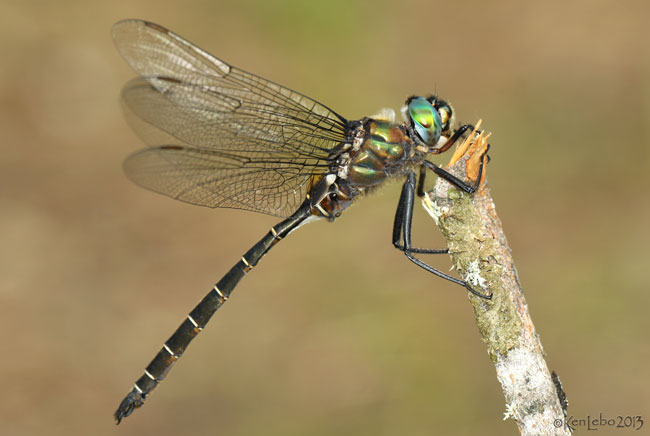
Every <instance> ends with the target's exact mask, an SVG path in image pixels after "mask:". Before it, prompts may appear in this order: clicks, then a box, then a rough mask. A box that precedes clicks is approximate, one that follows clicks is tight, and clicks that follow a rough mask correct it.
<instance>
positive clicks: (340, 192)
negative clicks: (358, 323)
mask: <svg viewBox="0 0 650 436" xmlns="http://www.w3.org/2000/svg"><path fill="white" fill-rule="evenodd" d="M112 36H113V40H114V41H115V44H116V46H117V48H118V50H119V51H120V53H121V54H122V56H123V57H124V59H125V60H126V61H127V63H128V64H129V65H130V66H131V67H132V68H133V69H134V70H135V71H136V73H137V74H138V76H139V77H137V78H135V79H133V80H131V81H130V82H127V84H126V85H125V86H124V88H123V90H122V95H121V97H122V98H121V100H122V104H123V106H124V110H125V113H126V116H127V119H128V121H129V122H130V124H131V126H132V127H133V129H134V130H135V132H136V133H137V134H138V135H139V136H140V137H141V138H142V139H143V140H144V142H146V143H147V144H148V145H149V147H148V148H145V149H143V150H140V151H137V152H135V153H134V154H132V155H130V156H129V157H128V158H127V159H126V161H125V163H124V169H125V172H126V174H127V176H128V177H129V178H130V179H131V180H133V181H134V182H135V183H136V184H138V185H141V186H142V187H144V188H147V189H149V190H152V191H155V192H158V193H161V194H165V195H167V196H170V197H172V198H175V199H178V200H181V201H184V202H187V203H191V204H195V205H200V206H207V207H211V208H234V209H243V210H249V211H253V212H259V213H263V214H268V215H272V216H276V217H279V218H281V219H282V220H281V221H280V222H279V223H278V224H276V225H274V226H273V227H271V229H270V231H269V232H268V233H267V234H266V235H265V236H264V237H263V238H262V239H260V240H259V241H258V242H257V243H256V244H255V245H253V246H252V247H251V248H250V249H249V250H248V251H247V252H246V253H245V254H244V255H243V256H242V257H241V258H240V259H239V261H238V262H237V263H236V264H235V265H234V266H233V267H232V268H230V270H229V271H228V272H227V273H226V274H225V275H224V276H223V277H222V278H221V280H219V281H218V282H217V283H216V285H215V286H214V287H213V288H212V289H211V290H210V291H209V292H208V294H207V295H206V296H205V297H204V298H203V299H202V300H201V301H200V302H199V304H198V305H197V306H196V307H194V309H193V310H192V311H191V312H190V313H189V315H188V316H187V317H186V318H185V319H184V321H183V322H182V323H181V325H180V326H179V327H178V329H177V330H176V331H175V332H174V333H173V334H172V335H171V337H170V338H169V339H168V340H167V341H166V342H164V344H163V346H162V348H161V349H160V351H159V352H158V354H156V356H155V357H154V358H153V360H152V361H151V363H149V365H148V366H147V367H146V369H145V371H144V374H143V375H142V376H141V377H140V378H139V379H138V380H137V381H136V382H135V385H134V386H133V388H132V389H131V391H130V392H129V393H128V394H127V395H126V397H125V398H124V399H123V401H122V402H121V403H120V405H119V407H118V409H117V411H116V412H115V414H114V417H115V419H116V422H117V424H119V423H120V422H121V421H122V419H124V418H125V417H127V416H129V415H130V414H131V413H132V412H133V411H134V410H135V409H136V408H138V407H140V406H142V405H143V404H144V401H145V399H146V397H147V396H148V395H149V393H150V392H151V391H152V390H153V389H154V388H155V387H156V386H157V385H158V384H159V383H160V382H161V381H162V380H163V379H164V378H165V376H166V375H167V374H168V372H169V370H170V369H171V367H172V365H173V364H174V363H175V362H176V361H177V360H178V359H179V358H180V357H181V355H183V353H184V352H185V350H186V348H187V347H188V345H189V344H190V342H191V341H192V339H194V338H195V337H196V336H197V335H198V334H199V332H201V330H203V328H204V327H205V326H206V324H207V323H208V321H209V320H210V318H211V317H212V315H213V314H214V313H215V312H216V311H217V310H218V309H219V308H220V307H221V306H222V305H223V304H224V303H225V302H226V301H227V300H228V298H229V297H230V295H231V293H232V292H233V290H234V289H235V287H236V286H237V284H238V283H239V281H240V280H241V279H242V278H243V277H244V276H245V275H246V273H248V272H249V271H250V270H251V269H252V268H253V267H254V266H255V265H257V263H258V262H259V260H260V259H261V258H262V256H264V255H265V254H266V253H267V252H268V251H269V250H270V249H271V248H272V247H273V246H275V245H276V244H277V243H278V242H279V241H280V240H282V239H284V238H285V237H286V236H287V235H289V234H290V233H291V232H293V231H294V230H296V229H297V228H298V227H300V226H302V225H304V224H306V223H308V222H311V221H315V220H322V219H324V220H327V221H334V220H335V219H336V218H338V217H339V216H340V215H341V213H342V212H343V211H345V209H347V208H348V206H350V204H351V203H352V202H354V201H356V200H357V199H359V198H360V197H361V196H363V195H365V194H368V193H370V192H372V191H374V190H375V189H376V188H377V187H379V186H381V185H382V184H383V183H384V182H385V181H386V180H389V179H395V178H404V179H405V181H404V184H403V186H402V190H401V194H400V197H399V201H398V203H397V209H396V213H395V220H394V225H393V233H392V243H393V245H394V246H395V247H396V248H397V249H399V250H400V251H402V252H403V253H404V254H405V255H406V257H407V258H408V259H409V260H410V261H412V262H413V263H415V264H416V265H418V266H420V267H421V268H423V269H425V270H426V271H428V272H430V273H432V274H434V275H436V276H438V277H441V278H443V279H446V280H449V281H451V282H453V283H456V284H459V285H461V286H463V287H465V289H467V291H469V292H471V293H472V294H474V295H477V296H478V297H481V298H484V299H490V298H491V297H492V295H491V294H485V293H481V292H479V291H477V290H475V289H473V288H472V287H471V286H470V285H468V284H467V283H466V282H465V281H463V280H460V279H458V278H456V277H453V276H450V275H448V274H446V273H443V272H441V271H439V270H437V269H435V268H433V267H432V266H430V265H428V264H427V263H425V262H423V261H422V260H420V259H419V258H418V257H416V254H442V253H448V250H447V249H423V248H416V247H413V246H412V244H411V223H412V217H413V202H414V197H415V195H416V194H417V195H419V196H422V195H424V180H425V176H426V174H427V172H428V171H432V172H433V173H435V174H436V175H438V176H439V177H442V178H444V179H445V180H447V181H448V182H449V183H451V184H453V185H454V186H456V187H457V188H459V189H460V190H462V191H464V192H467V193H469V194H471V193H474V192H475V191H476V190H477V188H478V185H479V183H480V180H481V174H482V171H483V165H484V163H485V162H486V161H487V157H488V156H487V149H486V150H485V152H484V155H482V156H481V164H480V168H479V172H478V177H477V179H476V182H475V183H473V184H471V183H469V182H467V181H464V180H461V179H459V178H457V177H455V176H454V175H452V174H450V173H449V172H447V171H446V170H445V169H443V168H440V167H438V166H437V165H435V164H434V163H432V162H430V161H429V160H427V157H429V156H433V155H437V154H440V153H443V152H444V151H446V150H448V149H449V148H450V147H451V146H452V145H453V144H454V143H456V142H457V141H458V139H459V138H461V137H465V136H467V132H470V131H471V130H472V129H473V126H471V125H469V124H467V125H463V126H460V127H459V128H457V129H454V127H453V126H454V124H455V114H454V111H453V109H452V107H451V105H450V104H449V103H447V102H446V101H444V100H442V99H439V98H438V97H437V96H434V95H430V96H427V97H419V96H412V97H409V98H408V99H407V100H406V103H405V105H404V107H403V109H402V115H403V118H404V121H403V122H402V123H399V122H397V121H395V113H394V111H391V112H385V113H384V114H382V115H380V116H374V117H364V118H362V119H360V120H348V119H346V118H344V117H343V116H341V115H339V114H338V113H336V112H335V111H333V110H332V109H330V108H328V107H327V106H325V105H323V104H321V103H319V102H317V101H316V100H314V99H312V98H309V97H307V96H306V95H303V94H301V93H299V92H296V91H293V90H291V89H289V88H285V87H284V86H281V85H279V84H277V83H274V82H272V81H269V80H266V79H264V78H262V77H259V76H257V75H255V74H251V73H248V72H246V71H243V70H241V69H239V68H237V67H234V66H232V65H229V64H227V63H226V62H224V61H222V60H220V59H218V58H216V57H215V56H213V55H211V54H209V53H207V52H206V51H204V50H202V49H200V48H199V47H197V46H196V45H194V44H192V43H190V42H188V41H186V40H185V39H183V38H182V37H180V36H178V35H177V34H175V33H173V32H171V31H170V30H168V29H166V28H164V27H162V26H160V25H158V24H154V23H151V22H148V21H142V20H133V19H131V20H124V21H120V22H118V23H117V24H115V25H114V26H113V29H112ZM484 157H485V159H484ZM416 171H417V172H418V175H417V176H416ZM416 180H417V183H416Z"/></svg>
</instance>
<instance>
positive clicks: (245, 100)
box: [113, 20, 350, 216]
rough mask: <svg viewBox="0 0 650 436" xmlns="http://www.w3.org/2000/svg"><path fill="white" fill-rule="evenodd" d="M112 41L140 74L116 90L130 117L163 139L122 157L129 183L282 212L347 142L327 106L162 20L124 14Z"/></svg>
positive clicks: (145, 132) (198, 200)
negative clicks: (238, 64)
mask: <svg viewBox="0 0 650 436" xmlns="http://www.w3.org/2000/svg"><path fill="white" fill-rule="evenodd" d="M113 38H114V40H115V42H116V44H117V46H118V49H119V50H120V52H121V53H122V55H123V56H124V58H125V59H126V60H127V62H128V63H129V64H130V65H131V66H132V67H133V68H134V69H135V70H136V72H138V73H139V74H140V75H141V76H142V77H141V78H140V79H136V80H134V81H131V82H129V83H128V84H127V85H126V86H125V88H124V90H123V93H122V100H123V103H124V106H125V107H126V110H127V115H128V116H129V118H130V121H131V124H132V125H133V127H134V129H135V130H136V132H137V133H138V134H140V135H141V136H142V137H143V139H145V141H147V142H148V143H149V144H151V145H160V144H166V145H165V146H161V147H155V148H152V149H151V150H150V151H149V150H144V151H142V152H139V153H136V154H134V155H133V156H131V157H130V158H129V159H128V160H127V162H126V163H125V168H126V170H127V173H128V174H129V176H130V177H131V178H132V179H133V180H135V181H136V182H138V183H139V184H141V185H143V186H145V187H148V188H150V189H152V190H154V191H157V192H162V193H164V194H167V195H170V196H172V197H174V198H178V199H181V200H183V201H187V202H190V203H194V204H200V205H204V206H210V207H235V208H241V209H247V210H254V211H257V212H262V213H268V214H272V215H280V216H285V215H288V214H290V213H292V212H293V210H289V209H291V208H294V206H295V207H297V206H298V205H299V203H298V204H296V201H295V200H294V199H293V197H294V194H293V193H296V195H298V196H302V197H301V198H300V200H302V198H304V194H305V192H306V185H307V181H308V180H309V178H310V177H311V176H312V175H314V174H323V173H324V172H326V171H327V169H328V168H329V165H330V163H331V158H332V150H333V149H334V148H335V147H337V146H339V145H341V144H342V143H344V142H349V141H350V138H349V135H348V134H349V127H348V122H347V121H346V120H345V119H344V118H343V117H341V116H339V115H338V114H336V113H335V112H333V111H332V110H330V109H329V108H327V107H326V106H323V105H322V104H320V103H318V102H316V101H315V100H313V99H311V98H309V97H306V96H304V95H302V94H300V93H297V92H295V91H292V90H290V89H288V88H285V87H282V86H280V85H278V84H276V83H273V82H271V81H268V80H266V79H263V78H261V77H258V76H256V75H254V74H250V73H247V72H245V71H242V70H240V69H238V68H235V67H232V66H230V65H228V64H227V63H225V62H223V61H221V60H219V59H217V58H215V57H214V56H212V55H210V54H208V53H207V52H205V51H203V50H201V49H200V48H198V47H196V46H194V45H193V44H191V43H189V42H187V41H186V40H184V39H182V38H181V37H179V36H178V35H176V34H174V33H172V32H170V31H168V30H167V29H165V28H163V27H161V26H158V25H156V24H152V23H148V22H145V21H139V20H127V21H121V22H119V23H117V24H116V25H115V26H114V27H113ZM200 158H205V159H207V162H200V161H199V159H200ZM235 162H236V163H235ZM210 171H212V173H211V174H208V173H209V172H210ZM139 172H142V173H143V174H138V173H139ZM156 172H157V173H156ZM154 173H156V174H154ZM167 177H168V178H170V179H171V180H169V181H167V180H164V179H165V178H167ZM265 177H266V178H268V180H264V178H265ZM238 184H241V185H238ZM247 184H248V185H247ZM181 186H182V187H181ZM274 189H275V190H276V192H277V194H275V195H274V192H273V190H274ZM239 191H241V192H239ZM262 193H264V194H265V195H269V198H268V200H266V201H261V195H262Z"/></svg>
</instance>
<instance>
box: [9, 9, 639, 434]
mask: <svg viewBox="0 0 650 436" xmlns="http://www.w3.org/2000/svg"><path fill="white" fill-rule="evenodd" d="M649 14H650V5H649V4H648V3H647V2H645V1H641V0H639V1H636V2H635V1H625V2H613V1H598V0H596V1H589V2H586V1H585V2H573V1H568V2H567V1H550V2H517V1H511V2H481V1H463V2H448V1H445V2H443V1H434V2H432V1H418V0H405V1H402V2H385V1H373V2H349V1H338V0H335V1H329V2H302V1H277V2H266V1H254V0H239V1H236V2H218V1H199V0H190V1H183V2H180V1H176V2H175V1H161V2H156V3H153V2H149V1H116V2H86V1H60V2H37V1H7V0H0V41H1V44H0V132H1V135H2V137H1V146H2V158H1V159H0V186H1V187H0V202H1V203H0V238H1V239H0V240H1V243H0V319H1V320H2V323H1V324H0V325H1V326H2V328H1V329H0V343H2V344H3V349H4V353H3V358H2V359H1V360H0V386H2V391H3V395H2V396H1V397H0V434H3V435H31V434H34V435H39V434H52V435H58V434H66V435H71V434H72V435H77V434H79V435H85V434H94V435H105V434H106V435H108V434H118V433H119V434H121V435H131V434H133V435H135V434H160V435H167V434H179V433H183V434H188V433H196V434H220V435H259V434H267V435H274V434H278V435H280V434H281V435H304V434H310V435H334V434H336V435H347V434H350V435H359V434H362V435H366V434H367V435H395V434H406V435H412V436H415V435H431V434H448V435H451V434H459V435H461V434H482V435H503V434H517V429H516V427H515V424H514V423H513V421H503V420H502V417H503V412H504V410H505V406H504V401H503V397H502V393H501V389H500V387H499V385H498V383H497V381H496V378H495V371H494V368H493V366H492V363H491V362H490V360H489V358H488V356H487V354H486V352H485V347H484V346H483V344H482V342H481V340H480V338H479V335H478V332H477V329H476V326H475V325H474V321H473V315H472V310H471V307H470V304H469V303H468V301H467V297H466V296H465V293H464V292H463V290H462V289H460V288H459V287H457V286H454V285H452V284H450V283H447V282H444V281H442V280H439V279H436V278H435V277H433V276H432V275H430V274H427V273H426V272H424V271H423V270H421V269H419V268H417V267H416V266H414V265H413V264H411V263H410V262H408V260H407V259H405V258H404V256H403V255H402V254H400V253H399V252H398V251H397V250H395V249H394V248H393V247H392V245H391V243H390V237H391V225H392V220H393V215H394V209H395V205H396V202H397V198H398V195H399V188H400V184H399V183H394V184H392V185H390V186H388V187H386V188H385V189H383V190H381V191H380V192H378V193H377V194H375V195H373V196H370V197H368V198H365V199H363V200H362V201H360V202H359V203H358V205H356V206H354V207H352V208H351V209H350V210H349V211H348V212H346V213H345V214H344V216H343V217H342V218H341V219H339V220H338V221H337V222H336V223H334V224H329V223H326V222H320V223H316V224H310V225H309V226H306V227H304V228H302V229H301V230H300V231H298V232H296V233H294V234H293V235H292V237H291V238H288V240H286V241H284V242H283V243H282V244H280V245H279V246H278V248H277V249H276V250H274V251H273V252H272V253H271V254H270V255H269V256H268V257H266V258H265V259H264V261H263V262H261V263H260V265H259V266H258V267H257V268H256V269H255V272H253V273H252V274H250V275H249V276H247V277H246V279H245V280H244V281H243V282H242V283H241V284H240V286H239V287H238V288H237V290H236V292H235V293H234V294H233V298H231V299H230V300H229V302H228V304H227V305H226V306H225V307H224V308H223V309H222V310H221V311H219V313H218V314H217V315H216V316H215V318H213V320H212V322H211V323H210V325H209V327H208V328H207V329H206V330H205V332H204V333H203V334H202V335H201V336H200V337H199V338H198V339H197V340H196V341H195V342H194V343H193V344H192V346H191V347H190V349H189V351H188V352H187V353H186V355H185V357H184V358H183V360H181V363H179V364H177V365H176V366H175V368H174V370H173V371H172V372H171V374H170V376H169V377H168V378H167V380H166V381H165V383H163V384H162V386H161V387H159V388H158V389H157V390H156V391H155V392H154V393H153V394H152V395H151V396H150V397H149V399H148V401H147V403H146V405H145V407H143V408H142V409H140V410H138V411H137V413H135V414H134V415H133V416H131V417H130V418H128V419H127V420H126V421H125V422H123V424H122V425H120V426H119V427H116V426H115V425H114V423H113V418H112V413H113V412H114V410H115V409H116V407H117V405H118V403H119V402H120V400H121V399H122V398H123V396H124V395H125V394H126V393H127V391H128V390H130V389H131V387H132V385H133V382H134V381H135V380H136V378H138V377H139V376H140V375H141V374H142V371H143V368H144V366H145V365H146V364H147V363H148V362H149V360H150V359H151V358H152V357H153V356H154V354H155V353H156V352H157V351H158V350H159V349H160V346H161V344H162V343H163V341H164V340H166V339H167V337H168V336H169V335H170V334H171V333H172V332H173V330H174V329H175V328H176V327H177V326H178V324H179V323H180V322H181V321H182V320H183V318H184V317H185V316H186V313H187V312H188V311H189V309H191V308H192V307H193V306H194V304H196V303H197V302H198V301H199V300H200V299H201V298H202V297H203V295H204V294H205V293H206V292H207V291H208V290H209V289H210V288H211V286H212V285H213V283H214V282H215V281H216V280H217V279H219V278H220V277H221V275H222V274H223V273H224V272H226V271H227V270H228V268H230V267H231V265H232V264H234V263H235V262H236V261H237V260H238V259H239V257H240V256H241V254H242V253H243V252H244V251H245V250H247V249H248V248H249V247H250V246H251V245H252V244H253V243H254V242H256V241H257V240H258V238H260V237H261V236H262V235H263V234H265V233H266V232H267V231H268V228H269V226H271V225H273V224H274V223H275V222H276V221H277V220H276V219H274V218H272V217H268V216H263V215H259V214H254V213H247V212H242V211H235V210H210V209H206V208H200V207H195V206H190V205H187V204H184V203H181V202H175V201H172V200H170V199H169V198H167V197H163V196H159V195H155V194H152V193H150V192H148V191H145V190H143V189H140V188H138V187H137V186H135V185H134V184H132V183H130V182H129V181H128V180H127V179H126V177H125V176H124V174H123V173H122V169H121V164H122V161H123V159H124V157H125V156H127V155H128V154H129V153H131V152H133V151H135V150H136V149H138V148H141V147H142V145H141V144H140V142H139V141H138V139H137V138H136V137H135V135H134V134H133V133H132V132H131V131H130V130H129V128H128V126H127V124H126V122H125V121H124V120H123V117H122V114H121V111H120V107H119V102H118V96H119V93H120V88H121V86H122V84H123V83H124V82H125V81H127V80H128V79H129V78H131V77H133V76H134V73H133V72H132V71H131V70H130V69H129V68H128V66H127V65H126V63H125V62H124V61H123V60H122V59H121V58H120V57H119V55H118V53H117V51H116V49H115V48H114V46H113V44H112V42H111V40H110V28H111V25H112V24H113V23H114V22H116V21H118V20H120V19H123V18H129V17H137V18H145V19H148V20H151V21H155V22H157V23H160V24H162V25H164V26H166V27H168V28H170V29H172V30H174V31H175V32H177V33H179V34H180V35H182V36H184V37H185V38H187V39H188V40H190V41H192V42H194V43H196V44H197V45H199V46H200V47H202V48H205V49H206V50H208V51H209V52H211V53H213V54H215V55H216V56H218V57H221V58H223V59H224V60H226V61H227V62H229V63H232V64H233V65H236V66H239V67H241V68H243V69H245V70H247V71H251V72H254V73H256V74H259V75H261V76H263V77H266V78H269V79H271V80H274V81H277V82H280V83H282V84H284V85H287V86H289V87H290V88H293V89H296V90H298V91H301V92H303V93H305V94H307V95H309V96H311V97H313V98H315V99H317V100H319V101H321V102H323V103H324V104H326V105H328V106H330V107H332V108H334V109H335V110H336V111H338V112H339V113H341V114H342V115H344V116H346V117H347V118H349V119H355V118H360V117H362V116H365V115H369V114H373V113H376V112H377V111H378V110H379V109H380V108H382V107H393V108H395V109H399V107H400V106H401V105H402V103H403V101H404V100H405V98H406V97H407V96H409V95H411V94H427V93H429V92H437V93H438V94H439V95H441V96H442V97H444V98H445V99H449V100H450V101H452V103H453V104H454V107H455V109H456V112H457V114H458V117H459V121H461V122H469V123H473V122H476V121H477V120H478V119H479V118H482V119H483V122H484V124H483V126H484V128H486V129H487V130H489V131H492V132H493V136H492V138H491V144H492V149H491V157H492V161H491V163H490V165H489V167H488V178H489V185H490V189H491V192H492V195H493V197H494V199H495V202H496V206H497V211H498V213H499V215H500V218H501V220H502V221H503V226H504V229H505V232H506V235H507V236H508V240H509V243H510V245H511V247H512V250H513V253H514V258H515V262H516V264H517V267H518V271H519V277H520V280H521V282H522V284H523V287H524V290H525V292H526V298H527V301H528V304H529V307H530V311H531V313H532V317H533V320H534V322H535V325H536V328H537V331H538V333H539V334H540V336H541V340H542V343H543V344H544V348H545V351H546V353H547V362H548V365H549V367H550V368H552V369H555V370H556V371H558V373H559V374H560V376H561V378H562V380H563V382H564V385H565V389H566V391H567V394H568V397H569V401H570V406H569V414H571V415H573V416H575V417H577V418H586V416H587V415H591V416H594V415H595V416H597V415H598V414H599V413H602V414H603V415H604V416H606V417H615V416H617V415H621V416H627V415H642V416H643V418H645V419H646V420H650V413H649V412H650V377H649V372H650V371H649V370H648V363H649V361H650V343H649V342H648V336H647V335H648V331H649V330H650V321H649V317H648V309H649V307H650V294H649V292H648V291H649V289H648V288H649V284H650V281H649V279H648V276H647V273H648V270H649V269H650V256H649V255H648V246H649V244H650V230H649V229H648V223H649V222H650V195H649V194H648V187H649V186H650V184H649V183H648V182H649V181H650V177H649V176H648V172H649V170H650V150H649V145H650V144H649V143H650V31H649V30H648V27H647V17H648V16H649ZM448 158H449V156H443V157H441V158H440V159H441V160H440V163H445V162H446V160H447V159H448ZM415 221H416V223H415V229H414V232H415V242H416V244H417V245H418V246H428V247H437V246H441V245H442V244H443V241H442V239H441V238H440V236H439V235H438V233H437V231H436V228H435V226H434V225H433V223H432V221H431V220H430V219H429V217H428V215H426V213H424V211H422V210H421V208H420V207H419V206H418V211H417V214H416V216H415ZM432 262H434V264H435V265H437V266H438V267H440V268H441V269H443V270H446V269H447V268H448V266H449V259H447V258H444V256H443V257H442V258H440V259H434V260H432ZM646 425H648V424H646ZM618 430H620V429H618ZM643 431H646V430H645V429H644V430H643ZM615 432H616V434H619V433H618V432H617V429H614V428H611V427H608V428H602V429H600V433H599V434H614V433H615Z"/></svg>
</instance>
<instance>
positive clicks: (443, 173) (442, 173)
mask: <svg viewBox="0 0 650 436" xmlns="http://www.w3.org/2000/svg"><path fill="white" fill-rule="evenodd" d="M489 149H490V144H488V146H487V147H486V149H485V151H484V152H483V155H482V156H481V164H480V166H479V168H478V176H477V177H476V181H475V182H474V184H473V185H470V184H469V183H467V182H465V181H463V180H461V179H459V178H458V177H456V176H454V175H453V174H451V173H450V172H449V171H447V170H445V169H443V168H440V167H439V166H438V165H436V164H434V163H433V162H429V161H428V160H425V161H424V162H422V166H423V167H426V168H428V169H430V170H431V171H433V172H434V173H436V174H437V175H438V176H439V177H442V178H443V179H445V180H446V181H448V182H449V183H451V184H452V185H454V186H456V187H458V188H459V189H461V190H463V191H465V192H467V193H468V194H473V193H474V192H476V190H477V189H478V187H479V185H480V184H481V176H482V175H483V166H484V165H485V161H486V159H485V156H486V154H487V152H488V150H489ZM487 160H489V156H488V159H487ZM418 194H419V192H418Z"/></svg>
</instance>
